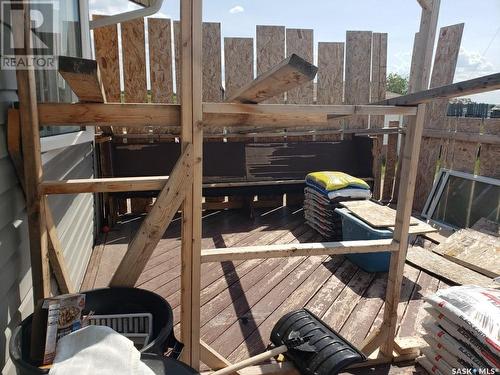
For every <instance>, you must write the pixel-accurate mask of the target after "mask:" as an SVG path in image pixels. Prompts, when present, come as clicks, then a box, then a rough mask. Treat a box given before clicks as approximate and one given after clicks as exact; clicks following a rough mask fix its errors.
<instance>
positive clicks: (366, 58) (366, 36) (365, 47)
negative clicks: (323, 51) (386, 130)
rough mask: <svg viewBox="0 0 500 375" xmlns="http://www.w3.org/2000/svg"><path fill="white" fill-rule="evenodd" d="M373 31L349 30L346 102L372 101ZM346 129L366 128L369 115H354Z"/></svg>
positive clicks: (347, 39) (347, 37) (347, 35)
mask: <svg viewBox="0 0 500 375" xmlns="http://www.w3.org/2000/svg"><path fill="white" fill-rule="evenodd" d="M371 50H372V32H371V31H347V33H346V62H345V97H344V102H345V104H366V103H369V102H370V62H371ZM345 125H346V129H366V128H367V127H368V116H352V117H351V118H349V120H346V123H345Z"/></svg>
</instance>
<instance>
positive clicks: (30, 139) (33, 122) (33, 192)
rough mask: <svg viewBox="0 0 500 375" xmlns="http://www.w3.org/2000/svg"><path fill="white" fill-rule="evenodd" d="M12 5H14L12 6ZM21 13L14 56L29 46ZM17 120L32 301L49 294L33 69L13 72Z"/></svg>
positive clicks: (15, 22)
mask: <svg viewBox="0 0 500 375" xmlns="http://www.w3.org/2000/svg"><path fill="white" fill-rule="evenodd" d="M13 5H14V4H13ZM16 6H17V7H19V8H18V9H20V10H23V11H24V13H23V14H24V22H22V21H23V20H13V22H12V26H13V29H14V30H13V32H14V40H15V43H16V45H17V46H21V45H22V46H24V47H23V52H22V53H21V54H20V55H18V56H17V57H21V58H22V57H23V56H26V55H27V54H28V49H29V46H31V43H32V41H31V32H30V24H31V21H30V10H29V7H27V6H26V5H24V4H23V3H19V4H18V5H16ZM16 78H17V90H18V96H19V113H20V118H21V137H22V138H21V139H22V147H23V159H24V178H25V187H26V210H27V212H28V228H29V240H30V256H31V274H32V279H33V301H34V303H35V304H36V303H37V301H38V300H39V299H41V298H44V297H48V296H49V294H50V268H49V257H48V237H47V226H46V223H45V206H44V205H43V204H42V196H41V195H40V189H39V186H40V185H39V184H40V182H41V181H42V175H43V170H42V159H41V151H40V150H41V147H40V130H39V127H40V125H39V122H38V109H37V98H36V82H35V72H34V70H33V67H27V68H26V69H18V70H17V71H16Z"/></svg>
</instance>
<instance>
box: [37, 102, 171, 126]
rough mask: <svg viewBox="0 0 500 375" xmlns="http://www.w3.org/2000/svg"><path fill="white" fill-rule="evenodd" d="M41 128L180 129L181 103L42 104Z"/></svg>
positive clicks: (39, 105) (39, 113)
mask: <svg viewBox="0 0 500 375" xmlns="http://www.w3.org/2000/svg"><path fill="white" fill-rule="evenodd" d="M38 116H39V119H40V126H74V125H81V126H84V125H85V126H101V125H110V126H123V127H145V126H162V127H170V126H173V127H178V126H179V121H180V117H179V116H180V106H179V105H178V104H140V103H127V104H120V103H106V104H105V103H75V104H66V103H39V104H38Z"/></svg>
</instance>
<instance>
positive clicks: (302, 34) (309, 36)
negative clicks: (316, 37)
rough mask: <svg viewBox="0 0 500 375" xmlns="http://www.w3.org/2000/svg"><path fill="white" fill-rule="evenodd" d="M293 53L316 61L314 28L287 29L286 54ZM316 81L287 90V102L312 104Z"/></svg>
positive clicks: (312, 61) (309, 60) (311, 61)
mask: <svg viewBox="0 0 500 375" xmlns="http://www.w3.org/2000/svg"><path fill="white" fill-rule="evenodd" d="M292 53H295V54H296V55H299V56H300V57H302V58H303V59H304V60H306V61H308V62H310V63H311V64H313V63H314V58H313V30H311V29H286V55H287V56H290V55H291V54H292ZM313 91H314V83H313V81H310V82H308V83H306V84H304V85H302V86H300V87H297V88H295V89H293V90H290V91H287V93H286V97H287V103H290V104H312V103H313V99H314V98H313V95H314V93H313Z"/></svg>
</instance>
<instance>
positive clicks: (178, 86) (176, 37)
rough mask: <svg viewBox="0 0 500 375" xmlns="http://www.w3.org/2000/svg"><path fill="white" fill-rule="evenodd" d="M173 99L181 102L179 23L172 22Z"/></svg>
mask: <svg viewBox="0 0 500 375" xmlns="http://www.w3.org/2000/svg"><path fill="white" fill-rule="evenodd" d="M174 62H175V93H176V95H175V98H176V103H177V104H179V103H180V102H181V23H180V21H174Z"/></svg>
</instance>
